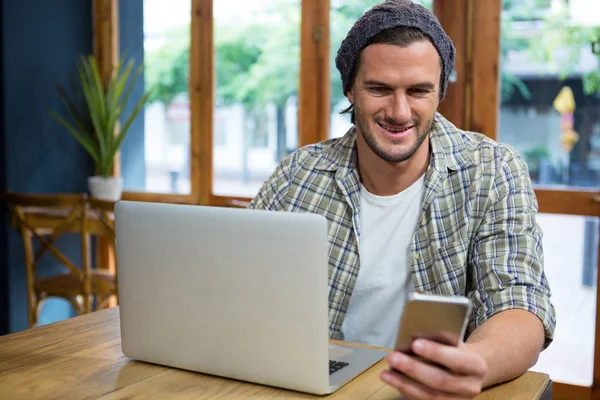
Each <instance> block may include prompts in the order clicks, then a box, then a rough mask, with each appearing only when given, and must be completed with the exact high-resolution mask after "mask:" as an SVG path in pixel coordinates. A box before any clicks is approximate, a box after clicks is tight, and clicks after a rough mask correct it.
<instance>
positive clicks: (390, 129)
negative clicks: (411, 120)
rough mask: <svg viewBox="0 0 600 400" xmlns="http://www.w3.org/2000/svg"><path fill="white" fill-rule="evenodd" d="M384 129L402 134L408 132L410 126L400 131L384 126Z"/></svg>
mask: <svg viewBox="0 0 600 400" xmlns="http://www.w3.org/2000/svg"><path fill="white" fill-rule="evenodd" d="M384 128H385V129H386V130H388V131H390V132H396V133H398V132H404V131H407V130H409V129H410V128H412V126H409V127H406V128H400V129H396V128H390V127H389V126H384Z"/></svg>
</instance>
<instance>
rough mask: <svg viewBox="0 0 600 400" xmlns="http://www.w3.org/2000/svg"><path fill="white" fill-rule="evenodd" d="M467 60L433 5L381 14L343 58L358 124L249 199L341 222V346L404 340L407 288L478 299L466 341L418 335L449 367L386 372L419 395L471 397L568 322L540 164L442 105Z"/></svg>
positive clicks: (400, 5) (350, 42)
mask: <svg viewBox="0 0 600 400" xmlns="http://www.w3.org/2000/svg"><path fill="white" fill-rule="evenodd" d="M454 58H455V49H454V46H453V45H452V42H451V40H450V38H448V36H447V35H446V34H445V32H444V31H443V30H442V28H441V26H440V24H439V22H438V21H437V19H436V18H435V16H434V15H433V14H432V13H431V12H429V11H428V10H427V9H425V8H423V7H421V6H419V5H417V4H414V3H412V2H411V1H409V0H388V1H386V2H384V3H382V4H380V5H377V6H375V7H373V8H372V9H371V10H369V11H368V12H367V13H365V14H364V15H363V16H362V17H361V18H360V19H359V20H358V21H357V22H356V24H355V25H354V26H353V27H352V28H351V29H350V31H349V32H348V35H347V37H346V39H345V40H344V41H343V42H342V44H341V46H340V49H339V51H338V54H337V58H336V65H337V67H338V69H339V71H340V73H341V77H342V83H343V90H344V93H345V94H346V96H347V98H348V100H349V101H350V103H351V106H350V107H349V109H348V110H346V112H350V113H351V114H352V123H353V124H354V126H353V127H352V128H351V129H350V130H349V131H348V132H347V133H346V135H345V136H344V137H342V138H339V139H331V140H327V141H324V142H322V143H318V144H315V145H311V146H307V147H304V148H302V149H299V150H298V151H297V152H295V153H294V154H292V155H290V156H289V157H288V158H286V159H285V160H284V161H283V162H282V163H281V164H280V165H279V166H278V167H277V169H276V171H275V172H274V174H273V175H272V176H271V177H270V178H269V179H268V180H267V181H266V182H265V184H264V185H263V187H262V189H261V190H260V192H259V193H258V195H257V196H256V198H255V199H254V200H253V201H252V203H251V205H250V208H255V209H267V210H281V211H294V212H309V213H319V214H322V215H324V216H325V217H326V218H327V220H328V228H329V245H330V252H329V285H330V295H329V326H330V336H331V337H332V338H334V339H342V340H347V341H353V342H362V343H368V344H373V345H380V346H385V347H392V346H393V344H394V339H395V336H396V332H397V328H398V321H399V319H400V316H401V314H402V309H403V305H404V299H405V295H406V293H407V291H408V290H415V291H417V292H423V293H436V294H442V295H464V296H468V297H469V298H470V299H471V301H472V303H473V306H474V307H473V313H472V315H471V317H470V322H469V327H468V331H467V337H466V338H465V342H461V343H460V344H459V346H458V347H450V346H445V345H442V344H439V343H435V342H431V341H427V340H415V341H414V342H413V348H412V350H413V352H414V353H416V354H417V355H418V356H420V357H422V358H424V359H426V360H429V361H432V362H434V363H435V364H437V365H440V366H442V367H437V366H434V364H433V363H426V362H423V361H420V360H419V359H416V358H412V357H410V356H408V355H406V354H402V353H399V352H393V353H391V354H390V356H389V357H388V362H389V364H390V369H389V370H388V371H385V372H384V373H383V374H382V376H381V378H382V379H383V381H384V382H386V383H388V384H389V385H391V386H393V387H395V388H397V389H399V390H400V391H401V392H402V393H404V394H405V395H406V396H407V397H408V398H411V399H430V398H472V397H474V396H475V395H477V394H478V393H479V392H480V391H481V389H482V388H484V387H486V386H488V385H491V384H494V383H499V382H502V381H505V380H508V379H511V378H513V377H516V376H518V375H520V374H522V373H524V372H525V371H526V370H527V369H528V368H529V367H531V366H532V365H533V364H535V362H536V360H537V358H538V356H539V353H540V352H541V351H542V350H543V349H544V348H545V346H547V345H548V344H549V343H550V342H551V341H552V337H553V332H554V327H555V312H554V308H553V306H552V303H551V301H550V289H549V287H548V283H547V281H546V278H545V275H544V271H543V252H542V233H541V231H540V228H539V226H538V224H537V223H536V213H537V201H536V198H535V194H534V192H533V189H532V186H531V181H530V178H529V174H528V171H527V166H526V164H525V162H524V161H523V159H522V158H521V156H519V155H518V154H517V153H516V152H515V151H514V150H513V149H512V148H510V147H509V146H506V145H503V144H499V143H496V142H494V141H492V140H490V139H488V138H487V137H485V136H484V135H481V134H479V133H473V132H465V131H462V130H460V129H458V128H457V127H455V126H453V125H452V124H451V123H450V122H449V121H448V120H446V119H445V118H444V117H443V116H442V115H440V114H439V113H438V112H437V107H438V104H439V102H440V101H441V100H442V99H443V98H444V95H445V93H446V88H447V86H448V77H449V76H450V74H451V72H452V70H453V68H454ZM284 265H285V262H282V266H284Z"/></svg>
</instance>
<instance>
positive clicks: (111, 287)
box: [3, 192, 117, 327]
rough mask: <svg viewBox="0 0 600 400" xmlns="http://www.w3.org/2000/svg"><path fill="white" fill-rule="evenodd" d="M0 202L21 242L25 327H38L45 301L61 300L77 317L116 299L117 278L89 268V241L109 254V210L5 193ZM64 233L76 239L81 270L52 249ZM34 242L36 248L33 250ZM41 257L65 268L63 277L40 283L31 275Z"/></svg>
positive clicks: (84, 200)
mask: <svg viewBox="0 0 600 400" xmlns="http://www.w3.org/2000/svg"><path fill="white" fill-rule="evenodd" d="M3 199H4V201H5V202H6V204H7V205H8V208H9V210H10V211H11V216H12V222H13V225H14V226H15V227H16V228H17V229H18V230H19V232H20V233H21V236H22V238H23V246H24V250H25V268H26V272H27V299H28V312H29V326H30V327H32V326H34V325H35V324H36V323H37V319H38V315H39V311H40V308H41V305H42V303H43V301H44V300H45V299H47V298H48V297H60V298H64V299H66V300H67V301H69V302H70V303H71V305H72V306H73V308H74V309H75V311H76V312H77V314H83V313H89V312H91V311H94V310H96V309H100V308H104V307H106V306H107V305H108V302H109V300H110V298H111V297H112V296H116V295H117V277H116V273H115V272H114V271H110V270H107V269H100V268H94V267H92V262H91V256H90V254H91V245H90V237H91V236H97V237H99V238H103V240H105V241H107V242H108V244H109V245H110V246H111V247H112V251H113V254H114V248H115V234H114V229H113V221H112V209H113V205H114V204H113V203H112V202H105V201H100V200H91V199H89V198H88V197H87V196H86V195H84V194H60V195H46V194H17V193H12V192H9V193H6V194H5V195H4V196H3ZM66 233H76V234H78V235H79V236H80V240H81V254H82V259H81V264H80V265H77V264H76V263H74V262H72V261H71V260H70V259H69V258H68V257H67V256H66V255H65V254H64V253H63V252H61V251H60V250H59V249H58V248H57V247H56V246H55V242H56V240H57V239H58V238H59V237H60V236H62V235H63V234H66ZM35 242H38V244H39V246H38V248H37V249H36V246H35ZM46 252H49V253H51V254H52V255H53V256H54V257H55V258H56V259H57V260H59V261H60V262H61V263H62V264H63V265H64V266H65V271H64V272H61V273H59V274H55V275H52V276H49V277H41V276H39V275H38V274H37V273H36V266H37V264H38V263H39V261H40V259H41V257H42V255H44V254H45V253H46Z"/></svg>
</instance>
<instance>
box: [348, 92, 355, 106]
mask: <svg viewBox="0 0 600 400" xmlns="http://www.w3.org/2000/svg"><path fill="white" fill-rule="evenodd" d="M346 98H347V99H348V101H349V102H350V104H352V105H354V92H353V91H352V89H350V90H348V91H347V92H346Z"/></svg>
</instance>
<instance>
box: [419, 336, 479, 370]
mask: <svg viewBox="0 0 600 400" xmlns="http://www.w3.org/2000/svg"><path fill="white" fill-rule="evenodd" d="M412 350H413V352H414V353H415V354H416V355H418V356H420V357H423V358H425V359H427V360H429V361H432V362H434V363H437V364H440V365H442V366H444V367H446V368H448V369H449V370H450V371H452V372H453V373H455V374H458V375H466V376H477V377H481V378H483V377H484V376H485V375H486V374H487V372H488V368H487V364H486V362H485V360H484V359H483V357H482V356H481V355H480V354H479V353H477V352H475V351H473V350H470V349H469V348H468V347H467V346H466V345H465V344H464V343H460V344H459V345H458V346H456V347H454V346H446V345H443V344H440V343H436V342H432V341H429V340H424V339H419V340H415V341H414V342H413V346H412Z"/></svg>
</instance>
